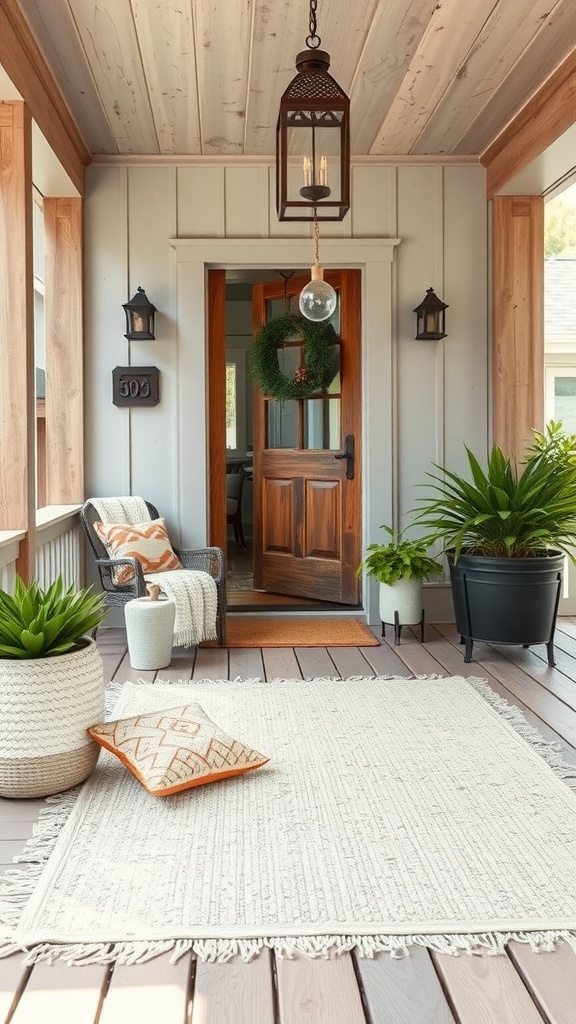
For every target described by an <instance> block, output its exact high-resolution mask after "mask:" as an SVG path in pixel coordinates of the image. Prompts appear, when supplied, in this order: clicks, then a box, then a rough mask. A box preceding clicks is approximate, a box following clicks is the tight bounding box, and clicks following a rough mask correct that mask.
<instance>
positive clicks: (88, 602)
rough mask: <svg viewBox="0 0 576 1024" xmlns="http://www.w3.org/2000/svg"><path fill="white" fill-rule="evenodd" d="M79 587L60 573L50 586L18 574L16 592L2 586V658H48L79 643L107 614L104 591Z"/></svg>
mask: <svg viewBox="0 0 576 1024" xmlns="http://www.w3.org/2000/svg"><path fill="white" fill-rule="evenodd" d="M91 590H92V588H91V587H88V588H85V589H82V590H78V591H76V590H75V589H74V587H68V588H67V589H66V588H65V586H64V582H63V580H62V577H61V576H59V577H58V578H57V579H56V580H55V581H54V583H52V584H50V586H49V587H48V589H47V590H45V591H44V590H41V588H40V587H39V586H38V583H37V582H35V581H34V582H32V583H31V584H30V585H29V586H28V587H27V586H26V585H25V584H24V583H23V581H22V580H21V579H20V577H17V578H16V583H15V585H14V594H13V595H12V596H11V595H10V594H7V593H6V591H4V590H0V659H3V658H4V659H8V658H10V659H14V658H47V657H54V656H56V655H58V654H65V653H66V652H67V651H72V650H74V649H75V648H77V647H79V646H80V644H81V641H82V638H83V637H84V636H86V635H87V634H88V633H90V632H91V630H93V629H95V628H96V626H99V625H100V623H101V622H102V620H103V619H104V617H105V615H106V609H105V607H104V599H105V598H104V595H103V594H98V595H94V594H92V593H91Z"/></svg>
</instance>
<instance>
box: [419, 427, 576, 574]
mask: <svg viewBox="0 0 576 1024" xmlns="http://www.w3.org/2000/svg"><path fill="white" fill-rule="evenodd" d="M532 434H533V437H532V443H531V445H530V447H529V448H528V451H527V455H526V458H525V460H524V462H523V463H522V464H521V466H520V467H519V468H518V467H516V466H515V465H514V463H513V462H512V460H511V459H510V458H508V457H507V456H505V455H504V453H503V452H502V450H501V449H500V448H499V447H498V445H495V446H494V447H493V448H492V451H491V452H490V454H489V456H488V461H487V464H486V468H483V467H482V466H481V465H480V463H479V461H478V459H477V458H476V456H475V455H473V454H472V452H471V451H470V450H469V449H468V448H466V454H467V458H468V463H469V467H470V479H468V478H466V477H464V476H461V475H459V474H458V473H453V472H451V471H450V470H448V469H446V468H444V467H442V466H436V469H437V470H439V471H440V473H436V474H435V473H429V474H428V475H429V476H430V478H431V480H432V481H433V482H432V483H430V484H428V485H426V484H425V485H424V486H426V487H428V490H429V496H428V497H426V498H422V499H420V500H419V501H418V509H417V511H418V515H417V516H416V519H415V522H416V523H418V524H419V525H420V526H424V527H428V528H429V529H431V530H432V536H431V537H430V538H429V539H430V541H432V540H436V539H439V540H441V541H442V542H443V546H444V550H446V549H453V550H454V556H455V558H456V559H457V558H458V556H459V555H460V553H461V552H462V553H469V554H475V555H489V556H498V557H507V558H530V557H532V556H534V555H536V554H542V553H546V551H548V550H550V549H556V550H559V551H563V552H565V553H566V554H568V555H569V557H570V558H571V559H572V560H574V554H573V550H572V548H573V545H574V544H576V435H572V434H567V433H565V432H564V431H563V430H562V426H561V424H560V423H555V422H553V421H551V422H550V423H548V425H547V426H546V428H545V431H544V432H543V433H542V432H540V431H537V430H533V431H532Z"/></svg>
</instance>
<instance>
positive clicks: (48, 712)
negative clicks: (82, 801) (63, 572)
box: [0, 577, 106, 797]
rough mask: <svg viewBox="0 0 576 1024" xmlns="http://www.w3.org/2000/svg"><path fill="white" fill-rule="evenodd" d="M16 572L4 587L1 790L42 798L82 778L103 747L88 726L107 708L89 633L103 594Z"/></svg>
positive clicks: (0, 599)
mask: <svg viewBox="0 0 576 1024" xmlns="http://www.w3.org/2000/svg"><path fill="white" fill-rule="evenodd" d="M91 589H92V588H87V589H83V590H79V591H77V592H76V591H75V590H74V588H73V587H69V588H68V589H66V588H65V586H64V583H63V581H62V578H61V577H59V578H58V579H57V580H56V581H55V582H54V583H52V584H51V585H50V586H49V587H48V589H47V590H45V591H43V590H41V589H40V587H39V586H38V584H37V583H36V582H33V583H31V584H30V586H28V587H26V586H25V584H24V583H23V582H22V580H21V579H20V578H17V579H16V582H15V586H14V593H13V595H10V594H8V593H6V591H4V590H0V707H1V708H2V714H1V716H0V796H7V797H39V796H48V795H50V794H51V793H56V792H59V791H60V790H63V789H69V788H70V787H71V786H75V785H76V784H77V783H79V782H83V781H84V779H85V778H87V776H88V775H89V774H90V772H91V771H92V769H93V768H94V766H95V764H96V761H97V758H98V752H99V747H98V745H97V744H96V743H95V742H94V740H92V739H91V737H90V736H89V735H88V734H87V732H86V728H87V727H88V726H89V725H93V724H94V722H97V721H99V720H100V719H101V717H102V713H103V710H104V671H103V665H102V659H101V657H100V655H99V653H98V651H97V649H96V643H95V641H94V640H93V639H92V638H91V637H90V636H88V634H89V633H90V632H91V631H92V630H94V629H96V627H97V626H98V625H99V624H100V623H101V622H102V620H103V618H104V616H105V615H106V611H105V608H104V595H97V596H96V595H93V594H92V593H91Z"/></svg>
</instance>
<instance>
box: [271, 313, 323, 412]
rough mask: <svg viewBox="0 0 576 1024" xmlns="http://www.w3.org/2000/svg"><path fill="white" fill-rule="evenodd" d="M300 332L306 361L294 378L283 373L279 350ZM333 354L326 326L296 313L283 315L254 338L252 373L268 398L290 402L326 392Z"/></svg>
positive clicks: (297, 369) (272, 321)
mask: <svg viewBox="0 0 576 1024" xmlns="http://www.w3.org/2000/svg"><path fill="white" fill-rule="evenodd" d="M296 332H299V333H300V334H301V335H302V339H303V341H304V359H303V362H302V365H301V366H298V367H296V370H295V372H294V374H293V376H292V377H287V376H286V375H285V374H284V373H282V371H281V369H280V364H279V361H278V348H279V346H280V345H283V344H284V343H285V342H287V341H289V340H290V339H292V338H293V336H294V334H295V333H296ZM331 363H332V352H331V346H330V342H329V340H328V334H327V332H326V327H325V325H324V324H318V323H314V322H313V321H311V320H307V319H306V317H304V316H297V315H296V314H295V313H284V314H283V315H282V316H277V317H274V319H273V320H269V321H268V323H267V324H264V325H263V326H262V327H261V328H260V330H259V331H258V334H257V335H256V337H255V339H254V349H253V352H252V373H253V375H254V377H255V378H256V380H257V381H258V384H259V386H260V389H261V390H262V392H263V394H265V395H266V396H267V397H268V398H278V399H280V400H281V401H288V400H289V399H294V398H306V397H307V396H308V395H312V394H314V392H316V391H323V390H324V389H325V387H326V384H327V381H328V380H329V377H330V368H331Z"/></svg>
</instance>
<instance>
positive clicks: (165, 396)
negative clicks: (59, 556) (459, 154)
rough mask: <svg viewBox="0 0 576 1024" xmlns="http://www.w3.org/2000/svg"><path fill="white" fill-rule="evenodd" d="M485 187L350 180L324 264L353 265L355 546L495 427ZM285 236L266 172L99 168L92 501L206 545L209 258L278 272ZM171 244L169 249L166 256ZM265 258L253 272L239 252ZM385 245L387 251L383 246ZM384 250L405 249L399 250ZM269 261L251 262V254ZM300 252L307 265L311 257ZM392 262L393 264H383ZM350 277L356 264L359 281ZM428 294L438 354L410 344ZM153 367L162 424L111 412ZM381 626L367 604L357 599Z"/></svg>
mask: <svg viewBox="0 0 576 1024" xmlns="http://www.w3.org/2000/svg"><path fill="white" fill-rule="evenodd" d="M487 209H488V205H487V201H486V195H485V173H484V171H483V169H482V168H480V167H479V166H478V164H476V163H472V162H468V163H467V162H465V161H464V162H461V163H459V162H454V163H446V164H445V165H439V164H437V163H430V164H427V163H424V162H412V163H411V162H410V161H407V162H406V163H404V164H398V165H391V164H390V163H384V162H383V163H382V164H381V165H379V164H375V163H366V164H362V163H359V164H355V165H354V167H353V193H352V206H351V211H350V213H349V214H348V215H347V217H346V218H345V220H344V221H343V222H342V223H336V224H325V225H322V228H321V243H320V258H321V262H322V261H323V255H324V261H325V262H326V263H327V262H328V260H327V259H326V254H327V253H328V254H329V256H330V260H329V262H330V263H331V265H333V266H336V265H338V263H340V265H341V266H344V267H345V266H350V265H354V259H355V258H356V253H357V251H358V250H357V248H354V246H355V245H356V246H360V247H361V242H360V240H362V239H366V241H367V244H369V245H370V246H372V249H371V250H370V253H372V252H373V256H372V255H371V254H370V255H369V257H368V261H367V262H366V263H364V264H363V266H362V270H363V300H362V306H363V308H362V324H363V341H362V346H363V348H362V364H363V432H364V464H363V471H364V472H363V480H364V494H363V516H364V520H363V543H364V544H367V543H369V542H370V541H373V540H375V539H377V538H378V535H379V526H380V525H381V524H382V523H384V522H392V520H393V519H394V518H396V517H400V519H401V517H403V516H405V514H406V513H407V512H408V511H409V510H410V509H411V508H412V507H413V506H414V502H415V500H416V498H417V497H418V493H419V491H418V485H419V484H421V483H423V482H424V481H425V479H426V473H427V472H428V471H429V470H430V469H431V468H432V467H431V463H432V462H441V463H443V462H447V463H448V464H450V465H451V466H452V467H453V468H455V469H463V468H464V448H463V444H464V443H466V444H467V445H469V446H470V447H472V448H473V449H474V450H475V451H477V452H479V453H480V455H482V454H483V453H484V452H485V451H486V449H487V445H488V442H489V436H488V422H489V407H488V402H489V399H488V365H489V359H488V336H489V331H488V300H487V292H488V262H487ZM307 231H308V228H307V226H306V225H303V224H298V223H296V224H290V225H287V224H284V223H279V222H278V219H277V216H276V211H275V209H274V168H273V167H272V166H271V165H269V164H264V163H263V164H253V163H250V164H241V163H236V164H235V163H233V162H230V163H229V164H228V165H226V164H223V163H222V162H220V163H215V164H214V165H212V166H210V165H206V164H205V163H204V164H200V163H199V162H198V163H195V164H186V163H182V164H178V163H168V162H167V163H166V164H164V165H163V164H159V163H157V162H155V163H154V164H153V165H152V164H148V165H146V164H142V165H141V166H138V165H135V164H130V163H127V164H117V163H114V164H105V163H102V164H98V163H96V164H93V165H92V166H91V167H89V168H88V170H87V194H86V201H85V280H86V295H85V302H86V306H85V314H86V315H85V323H86V353H85V375H86V490H87V493H88V494H92V495H96V494H121V493H128V492H132V493H136V494H143V495H145V496H146V497H147V498H149V499H150V500H151V501H153V502H154V503H155V504H156V505H157V506H158V507H159V508H160V509H161V510H162V512H163V513H164V514H165V515H166V517H167V519H168V521H169V524H170V528H171V531H172V532H173V533H174V534H175V536H176V537H177V538H178V540H179V541H180V542H181V543H183V544H185V545H194V544H203V543H204V542H205V541H206V539H207V502H208V490H207V485H208V475H209V465H208V463H207V459H206V417H207V406H206V397H205V389H206V379H205V375H206V352H205V349H206V318H205V292H204V289H203V281H204V278H203V273H204V266H203V265H202V264H201V262H199V261H202V260H203V258H204V257H203V253H202V247H200V249H199V248H198V245H197V243H196V242H195V240H196V239H209V240H211V243H210V249H211V250H212V249H213V250H214V251H217V252H218V254H219V259H220V260H221V263H220V265H222V263H224V264H225V265H227V266H230V267H234V266H238V265H241V263H239V262H238V257H237V253H238V252H239V251H241V253H242V257H241V262H242V263H244V264H246V263H250V264H251V265H252V266H255V267H258V266H259V262H258V261H259V260H262V253H263V252H264V253H265V254H266V259H267V260H268V263H267V266H268V269H270V268H273V267H274V266H286V265H287V262H286V260H287V259H288V258H289V257H288V256H287V252H288V251H289V249H290V246H293V245H296V246H297V242H295V240H296V239H306V244H305V246H304V249H302V247H300V248H299V249H298V251H299V252H300V253H302V252H304V256H303V258H302V260H301V262H300V266H303V267H306V266H307V265H308V266H309V265H310V263H311V262H312V259H313V243H312V240H311V239H310V238H309V235H307V233H306V232H307ZM175 238H177V239H180V240H183V239H188V240H189V242H190V248H189V249H187V243H186V242H184V241H180V242H179V243H178V245H177V246H176V247H174V246H173V245H171V240H172V239H175ZM250 239H254V240H256V241H257V242H258V245H256V246H255V247H253V248H254V251H253V253H252V255H251V250H250V243H249V242H248V249H246V247H245V246H244V245H243V243H242V240H250ZM379 239H382V246H381V247H380V246H379V244H378V240H379ZM386 239H400V242H399V244H398V245H397V246H390V244H388V245H386V242H385V240H386ZM266 240H268V243H267V244H265V245H264V247H262V245H261V244H260V243H261V242H262V241H266ZM308 251H309V255H308ZM390 258H392V262H391V263H390V262H389V260H390ZM356 265H357V264H356ZM139 285H141V286H142V287H143V288H144V289H145V290H146V292H147V294H148V296H149V297H150V299H151V301H153V302H154V304H155V305H156V306H157V307H158V311H159V312H158V313H157V316H156V325H157V329H156V341H153V342H141V343H135V342H131V343H129V342H127V341H126V339H125V338H124V337H123V333H124V314H123V311H122V308H121V305H122V303H123V302H126V301H127V299H128V298H129V297H130V296H131V295H132V294H133V293H134V291H135V290H136V288H137V286H139ZM431 286H432V287H434V289H435V290H436V292H437V294H438V295H439V296H441V298H442V299H443V300H444V301H445V302H447V303H448V305H449V309H448V311H447V315H446V323H447V335H448V336H447V338H446V339H445V340H444V341H441V342H423V341H416V340H415V339H414V333H415V315H414V313H413V309H414V307H415V306H416V305H417V304H418V303H419V302H420V301H421V300H422V298H423V297H424V294H425V291H426V289H427V288H429V287H431ZM129 364H131V365H146V364H153V365H156V366H158V367H159V369H160V372H161V401H160V404H159V405H158V406H156V407H155V408H142V409H135V408H133V409H118V408H116V407H115V406H114V405H113V404H112V385H111V381H112V370H113V368H114V367H115V366H118V365H121V366H124V365H129ZM448 595H449V591H448V589H447V588H446V587H445V586H443V585H441V584H439V585H432V586H431V587H430V589H429V591H428V596H427V605H428V607H427V612H428V614H429V615H430V616H431V617H432V618H434V617H439V618H442V619H446V617H447V616H450V614H451V609H450V601H449V596H448ZM366 598H367V601H368V603H369V609H370V621H372V622H375V621H377V619H378V615H377V605H376V588H375V587H372V586H370V588H369V592H368V593H367V595H366Z"/></svg>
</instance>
